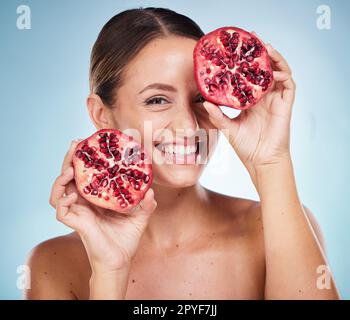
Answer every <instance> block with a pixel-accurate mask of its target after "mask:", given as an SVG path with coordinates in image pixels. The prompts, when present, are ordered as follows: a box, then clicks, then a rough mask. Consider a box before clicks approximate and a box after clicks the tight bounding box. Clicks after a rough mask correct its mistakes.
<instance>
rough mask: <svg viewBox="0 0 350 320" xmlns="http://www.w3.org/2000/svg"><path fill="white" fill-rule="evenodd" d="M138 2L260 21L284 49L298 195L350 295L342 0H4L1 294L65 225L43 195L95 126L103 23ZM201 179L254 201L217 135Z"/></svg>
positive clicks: (348, 67)
mask: <svg viewBox="0 0 350 320" xmlns="http://www.w3.org/2000/svg"><path fill="white" fill-rule="evenodd" d="M140 6H142V7H147V6H160V7H166V8H169V9H172V10H175V11H177V12H179V13H183V14H185V15H187V16H189V17H191V18H192V19H193V20H195V21H196V22H197V23H198V24H199V25H200V26H201V28H202V29H203V30H204V32H208V31H211V30H214V29H216V28H218V27H221V26H225V25H237V26H240V27H242V28H244V29H246V30H250V31H256V32H257V33H258V35H259V36H261V37H262V38H263V39H264V40H265V41H266V42H269V43H271V44H272V45H273V46H274V47H275V48H277V49H278V50H279V51H280V52H281V53H282V54H283V55H284V56H285V58H286V59H287V61H288V62H289V64H290V66H291V68H292V70H293V76H294V79H295V81H296V84H297V95H296V101H295V104H294V109H293V119H292V135H291V149H292V156H293V163H294V169H295V174H296V180H297V184H298V191H299V195H300V198H301V200H302V202H303V203H304V204H305V205H306V206H307V207H308V208H309V209H311V211H312V212H313V213H314V215H315V216H316V218H317V220H318V222H319V224H320V226H321V229H322V231H323V234H324V237H325V240H326V248H327V256H328V259H329V262H330V265H331V268H332V270H333V272H334V276H335V280H336V283H337V285H338V287H339V289H340V293H341V295H342V297H343V298H346V299H349V298H350V274H349V273H350V255H349V248H350V233H349V227H350V212H349V204H348V201H347V200H348V199H349V195H350V193H349V181H350V170H349V163H350V161H349V159H350V151H349V140H350V125H349V123H350V104H349V88H348V86H349V74H350V64H349V52H350V46H349V30H350V20H349V17H348V16H349V13H350V2H349V1H345V0H327V1H323V0H308V1H304V0H298V1H280V0H269V1H260V0H250V1H236V0H230V1H224V0H215V1H204V0H201V1H187V0H186V1H185V0H175V1H166V0H161V1H141V0H130V1H118V0H103V1H95V0H76V1H69V0H60V1H44V0H21V1H14V0H5V1H1V2H0V43H1V49H0V92H1V95H0V106H1V108H0V110H1V126H0V130H1V158H0V162H1V165H0V170H1V184H0V195H1V202H0V205H1V211H0V212H1V221H0V298H1V299H20V298H21V296H22V293H21V273H22V272H23V268H24V266H23V265H24V264H25V262H26V258H27V256H28V253H29V252H30V250H31V249H32V248H33V247H34V246H35V245H36V244H38V243H40V242H42V241H44V240H46V239H48V238H52V237H55V236H58V235H62V234H66V233H68V232H70V230H69V229H68V228H66V227H64V226H63V225H62V224H61V223H59V222H58V221H56V219H55V211H54V209H52V208H51V207H50V205H49V202H48V199H49V193H50V189H51V186H52V183H53V181H54V179H55V178H56V177H57V175H58V174H59V171H60V166H61V163H62V158H63V156H64V154H65V153H66V150H67V149H68V147H69V145H70V143H71V141H72V140H73V139H77V138H83V137H86V136H88V135H90V134H91V133H92V132H94V129H95V128H94V127H93V126H92V124H91V121H90V119H89V117H88V113H87V110H86V103H85V102H86V97H87V95H88V93H89V84H88V69H89V58H90V52H91V48H92V45H93V43H94V41H95V40H96V37H97V34H98V32H99V31H100V29H101V28H102V26H103V25H104V24H105V23H106V21H108V20H109V19H110V18H111V17H112V16H113V15H115V14H116V13H118V12H120V11H123V10H126V9H129V8H137V7H140ZM23 14H26V15H27V16H26V20H23ZM225 112H227V114H229V115H230V116H235V115H236V114H237V113H235V112H233V111H232V110H227V108H226V109H225ZM218 163H220V166H218ZM201 183H202V184H203V185H204V186H206V187H207V188H209V189H212V190H215V191H217V192H220V193H224V194H227V195H232V196H238V197H244V198H251V199H258V196H257V193H256V191H255V189H254V186H253V184H252V183H251V180H250V177H249V175H248V173H247V172H246V170H245V168H244V167H243V165H242V164H241V162H240V161H239V159H238V158H237V156H236V155H235V153H234V151H233V150H232V148H230V147H229V146H228V143H227V141H226V140H225V139H224V138H222V137H221V138H220V142H219V146H218V148H217V150H216V151H215V154H214V156H213V158H212V160H211V162H210V164H209V165H208V167H207V169H206V170H205V172H204V174H203V175H202V177H201ZM291 272H293V270H291ZM295 277H298V274H296V275H295Z"/></svg>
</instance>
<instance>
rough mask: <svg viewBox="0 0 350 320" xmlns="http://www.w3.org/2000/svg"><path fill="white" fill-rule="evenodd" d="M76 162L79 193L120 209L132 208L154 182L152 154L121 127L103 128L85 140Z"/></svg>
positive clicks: (77, 151) (76, 180)
mask: <svg viewBox="0 0 350 320" xmlns="http://www.w3.org/2000/svg"><path fill="white" fill-rule="evenodd" d="M73 166H74V176H75V183H76V185H77V188H78V191H79V193H80V194H81V195H82V196H83V197H84V198H85V199H86V200H88V201H89V202H90V203H92V204H94V205H96V206H99V207H101V208H105V209H110V210H114V211H117V212H122V213H126V212H129V211H130V209H131V208H133V207H134V206H136V205H137V204H138V203H139V202H140V201H141V200H142V199H143V197H144V195H145V193H146V191H147V190H148V189H149V187H150V186H151V183H152V165H151V161H150V159H149V157H148V156H147V154H146V153H145V151H144V150H143V148H142V147H141V146H140V145H139V144H138V143H137V142H136V141H134V139H133V138H132V137H130V136H128V135H125V134H123V133H122V132H120V131H118V130H109V129H108V130H100V131H97V132H96V133H94V134H93V135H92V136H90V137H89V138H87V139H85V140H83V141H81V142H80V143H79V144H78V145H77V148H76V150H75V154H74V157H73Z"/></svg>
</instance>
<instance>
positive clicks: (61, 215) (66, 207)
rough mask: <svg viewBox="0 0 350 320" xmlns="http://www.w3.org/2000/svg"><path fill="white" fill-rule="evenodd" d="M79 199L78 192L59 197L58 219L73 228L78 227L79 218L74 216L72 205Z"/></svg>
mask: <svg viewBox="0 0 350 320" xmlns="http://www.w3.org/2000/svg"><path fill="white" fill-rule="evenodd" d="M77 199H78V195H77V194H76V193H71V194H70V195H68V196H66V197H62V198H60V199H58V200H57V207H56V219H57V220H58V221H60V222H62V223H64V224H65V225H67V226H68V227H70V228H73V229H75V228H76V227H77V219H76V217H73V216H74V213H73V212H71V211H70V207H71V206H72V205H73V204H74V203H75V202H76V201H77Z"/></svg>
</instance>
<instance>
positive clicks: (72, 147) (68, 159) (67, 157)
mask: <svg viewBox="0 0 350 320" xmlns="http://www.w3.org/2000/svg"><path fill="white" fill-rule="evenodd" d="M80 141H81V140H76V141H72V143H71V145H70V147H69V150H68V152H67V153H66V155H65V157H64V159H63V164H62V169H61V172H63V171H64V170H65V169H66V168H67V167H69V166H71V164H72V159H73V154H74V151H75V149H76V147H77V145H78V144H79V142H80Z"/></svg>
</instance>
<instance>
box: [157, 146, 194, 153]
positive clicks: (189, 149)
mask: <svg viewBox="0 0 350 320" xmlns="http://www.w3.org/2000/svg"><path fill="white" fill-rule="evenodd" d="M196 149H197V148H196V146H183V145H181V146H177V145H175V146H174V145H172V144H170V145H166V146H164V147H163V148H162V150H163V152H166V153H173V154H179V155H185V154H186V155H189V154H192V153H195V152H196Z"/></svg>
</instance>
